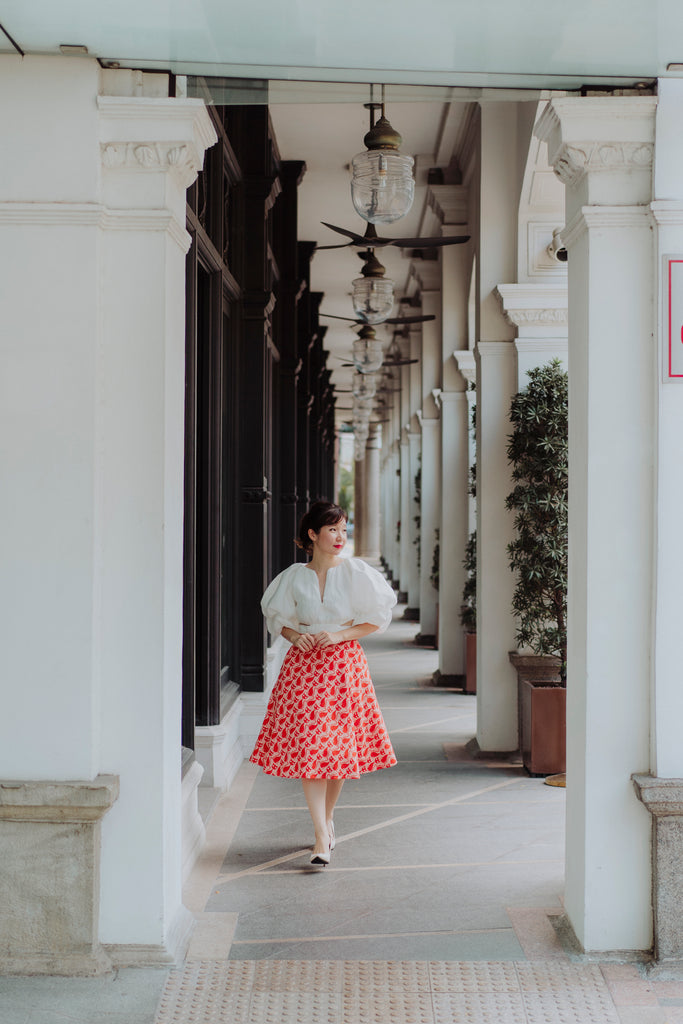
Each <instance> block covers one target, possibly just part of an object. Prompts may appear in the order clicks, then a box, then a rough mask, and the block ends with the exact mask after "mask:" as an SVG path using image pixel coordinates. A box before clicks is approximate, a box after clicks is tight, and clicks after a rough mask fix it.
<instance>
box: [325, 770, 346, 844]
mask: <svg viewBox="0 0 683 1024" xmlns="http://www.w3.org/2000/svg"><path fill="white" fill-rule="evenodd" d="M343 785H344V780H343V779H327V790H326V793H325V823H326V825H327V831H328V832H329V834H330V836H332V835H334V825H333V823H332V819H333V817H334V808H335V805H336V803H337V800H338V799H339V796H340V794H341V791H342V786H343Z"/></svg>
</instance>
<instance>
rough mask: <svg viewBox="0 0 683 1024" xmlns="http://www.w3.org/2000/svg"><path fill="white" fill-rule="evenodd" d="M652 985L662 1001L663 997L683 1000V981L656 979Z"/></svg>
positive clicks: (652, 981)
mask: <svg viewBox="0 0 683 1024" xmlns="http://www.w3.org/2000/svg"><path fill="white" fill-rule="evenodd" d="M650 984H651V985H652V988H653V990H654V991H655V993H656V994H657V996H658V997H659V998H660V999H661V998H662V996H671V997H672V998H676V997H678V996H680V997H681V998H683V981H657V980H656V979H651V980H650Z"/></svg>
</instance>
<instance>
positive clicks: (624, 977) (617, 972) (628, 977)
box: [600, 964, 643, 984]
mask: <svg viewBox="0 0 683 1024" xmlns="http://www.w3.org/2000/svg"><path fill="white" fill-rule="evenodd" d="M600 970H601V971H602V975H603V977H604V978H605V980H606V981H607V983H608V984H609V983H610V982H612V981H638V980H640V979H641V978H642V977H643V975H642V974H641V973H640V971H639V970H638V967H637V966H636V964H602V965H601V967H600Z"/></svg>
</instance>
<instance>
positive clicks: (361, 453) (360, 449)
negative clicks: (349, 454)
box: [353, 445, 365, 462]
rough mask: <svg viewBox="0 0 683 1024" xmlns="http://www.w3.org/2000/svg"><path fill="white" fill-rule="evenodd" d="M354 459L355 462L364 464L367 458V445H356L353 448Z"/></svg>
mask: <svg viewBox="0 0 683 1024" xmlns="http://www.w3.org/2000/svg"><path fill="white" fill-rule="evenodd" d="M353 458H354V462H362V461H363V459H364V458H365V445H354V447H353Z"/></svg>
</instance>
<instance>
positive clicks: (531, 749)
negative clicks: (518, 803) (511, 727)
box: [510, 652, 567, 775]
mask: <svg viewBox="0 0 683 1024" xmlns="http://www.w3.org/2000/svg"><path fill="white" fill-rule="evenodd" d="M510 661H511V662H512V663H513V665H514V666H515V668H516V669H517V688H518V690H517V692H518V709H519V744H520V749H521V753H522V761H523V764H524V767H525V768H526V770H527V771H528V772H529V774H530V775H557V774H559V773H560V772H564V771H565V770H566V751H567V691H566V689H565V687H564V686H559V685H558V682H559V671H558V669H559V660H558V659H557V658H547V657H542V656H538V655H519V654H516V653H515V652H512V653H511V654H510ZM553 684H554V685H553Z"/></svg>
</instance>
